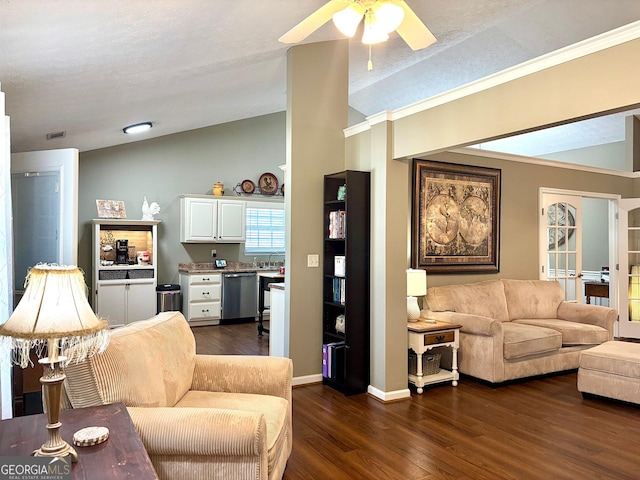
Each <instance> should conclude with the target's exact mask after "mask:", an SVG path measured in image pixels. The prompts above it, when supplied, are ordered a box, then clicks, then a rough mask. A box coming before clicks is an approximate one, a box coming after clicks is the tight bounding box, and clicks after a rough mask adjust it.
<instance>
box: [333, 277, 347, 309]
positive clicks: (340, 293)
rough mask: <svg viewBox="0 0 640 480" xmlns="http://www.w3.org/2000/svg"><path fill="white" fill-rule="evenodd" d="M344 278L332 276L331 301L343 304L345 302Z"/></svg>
mask: <svg viewBox="0 0 640 480" xmlns="http://www.w3.org/2000/svg"><path fill="white" fill-rule="evenodd" d="M346 283H347V282H346V279H344V278H338V277H334V278H333V299H332V300H333V303H339V304H341V305H344V302H345V293H346V286H345V285H346Z"/></svg>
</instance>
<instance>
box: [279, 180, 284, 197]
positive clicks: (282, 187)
mask: <svg viewBox="0 0 640 480" xmlns="http://www.w3.org/2000/svg"><path fill="white" fill-rule="evenodd" d="M280 191H281V192H282V195H284V183H283V184H282V186H281V187H280Z"/></svg>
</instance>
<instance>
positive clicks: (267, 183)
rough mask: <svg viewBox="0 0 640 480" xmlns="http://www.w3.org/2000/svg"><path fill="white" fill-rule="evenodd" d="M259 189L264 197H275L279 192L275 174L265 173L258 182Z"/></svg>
mask: <svg viewBox="0 0 640 480" xmlns="http://www.w3.org/2000/svg"><path fill="white" fill-rule="evenodd" d="M258 187H260V191H261V192H262V193H263V194H264V195H273V194H274V193H276V192H277V191H278V179H277V178H276V176H275V175H274V174H273V173H263V174H262V175H261V176H260V180H258Z"/></svg>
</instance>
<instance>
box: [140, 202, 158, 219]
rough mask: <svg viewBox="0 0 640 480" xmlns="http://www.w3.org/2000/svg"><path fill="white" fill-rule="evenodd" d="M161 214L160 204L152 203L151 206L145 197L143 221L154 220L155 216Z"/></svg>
mask: <svg viewBox="0 0 640 480" xmlns="http://www.w3.org/2000/svg"><path fill="white" fill-rule="evenodd" d="M158 213H160V205H158V202H151V205H149V203H147V197H144V202H142V220H153V216H154V215H157V214H158Z"/></svg>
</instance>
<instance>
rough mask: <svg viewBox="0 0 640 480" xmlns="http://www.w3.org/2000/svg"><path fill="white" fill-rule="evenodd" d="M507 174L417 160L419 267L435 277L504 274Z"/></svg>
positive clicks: (415, 248)
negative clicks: (503, 199)
mask: <svg viewBox="0 0 640 480" xmlns="http://www.w3.org/2000/svg"><path fill="white" fill-rule="evenodd" d="M501 172H502V171H501V170H500V169H495V168H485V167H476V166H470V165H457V164H452V163H443V162H435V161H430V160H414V162H413V193H412V200H413V201H412V203H413V205H412V235H411V242H412V264H413V268H422V269H425V270H426V271H427V272H431V273H459V272H478V273H479V272H498V271H499V256H500V249H499V239H500V232H499V228H500V185H501V184H500V181H501Z"/></svg>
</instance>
